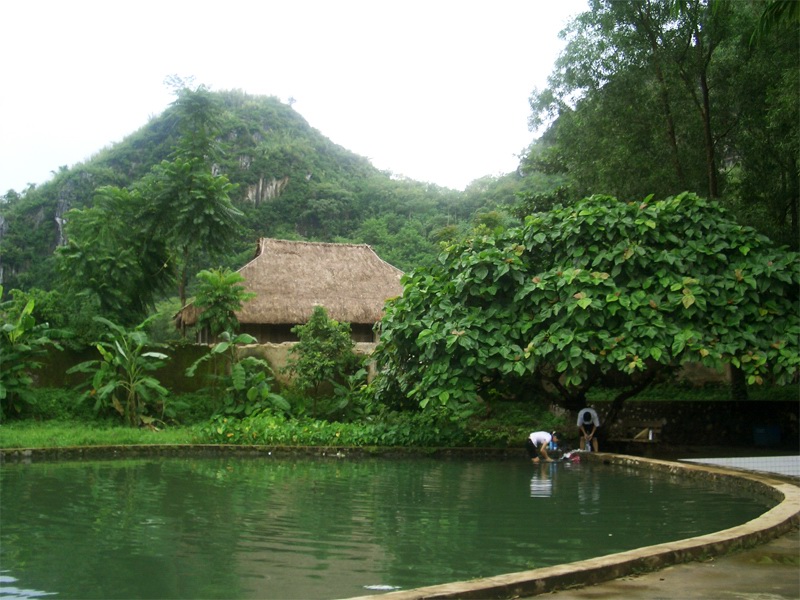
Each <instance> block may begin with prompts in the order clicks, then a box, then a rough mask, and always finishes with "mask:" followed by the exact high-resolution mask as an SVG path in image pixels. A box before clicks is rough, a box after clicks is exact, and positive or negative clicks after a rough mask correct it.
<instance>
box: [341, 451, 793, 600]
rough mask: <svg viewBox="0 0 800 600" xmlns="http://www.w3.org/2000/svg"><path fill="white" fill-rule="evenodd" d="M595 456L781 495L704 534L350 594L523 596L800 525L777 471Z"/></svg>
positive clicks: (364, 599) (417, 598) (743, 543)
mask: <svg viewBox="0 0 800 600" xmlns="http://www.w3.org/2000/svg"><path fill="white" fill-rule="evenodd" d="M587 456H588V457H590V458H589V459H590V460H595V461H600V462H603V463H606V464H615V465H621V466H627V467H635V468H647V469H654V470H658V471H663V472H668V473H671V474H681V475H689V476H695V477H702V478H708V479H737V480H745V481H746V482H747V483H748V485H750V486H752V487H754V488H759V489H760V490H761V491H762V492H766V493H767V494H769V495H772V496H773V497H775V498H776V499H778V503H777V504H776V505H775V506H774V507H772V508H771V509H769V510H768V511H766V512H765V513H764V514H762V515H760V516H759V517H756V518H755V519H752V520H750V521H748V522H746V523H743V524H742V525H737V526H735V527H731V528H728V529H723V530H722V531H717V532H714V533H709V534H706V535H702V536H697V537H693V538H687V539H683V540H677V541H674V542H667V543H663V544H657V545H654V546H646V547H643V548H637V549H635V550H629V551H626V552H619V553H616V554H609V555H606V556H600V557H597V558H591V559H588V560H582V561H578V562H572V563H566V564H562V565H557V566H554V567H544V568H540V569H534V570H530V571H520V572H517V573H508V574H504V575H497V576H494V577H484V578H479V579H472V580H468V581H458V582H452V583H444V584H439V585H433V586H427V587H422V588H415V589H411V590H400V591H395V592H389V593H384V594H379V595H368V596H359V597H357V598H351V599H349V600H377V599H378V598H381V599H384V600H422V599H435V598H441V599H444V598H519V597H528V596H536V595H539V594H546V593H550V592H554V591H558V590H564V589H568V588H575V587H584V586H590V585H594V584H597V583H602V582H605V581H610V580H612V579H618V578H620V577H625V576H628V575H633V574H637V573H642V572H649V571H657V570H659V569H663V568H665V567H668V566H671V565H677V564H681V563H686V562H691V561H695V560H700V559H706V558H710V557H717V556H722V555H725V554H728V553H730V552H733V551H736V550H740V549H744V548H749V547H753V546H757V545H760V544H763V543H766V542H768V541H770V540H772V539H774V538H776V537H779V536H781V535H783V534H785V533H787V532H789V531H791V530H792V529H794V528H795V527H797V526H798V525H800V487H798V486H797V485H796V484H795V483H792V482H789V481H784V480H782V479H781V478H778V477H776V476H772V475H765V474H760V473H751V472H744V471H741V470H738V469H729V468H725V467H715V466H708V465H702V464H686V463H678V462H672V461H664V460H658V459H650V458H641V457H635V456H627V455H621V454H606V453H597V454H588V455H587Z"/></svg>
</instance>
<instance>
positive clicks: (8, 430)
mask: <svg viewBox="0 0 800 600" xmlns="http://www.w3.org/2000/svg"><path fill="white" fill-rule="evenodd" d="M195 438H196V436H195V429H194V428H192V427H174V426H173V427H168V428H166V429H163V430H159V431H153V430H150V429H135V428H131V427H123V426H121V425H111V424H109V425H105V424H102V423H86V422H83V421H13V422H10V423H4V424H2V425H0V448H65V447H70V446H124V445H134V444H192V443H195V442H196V439H195Z"/></svg>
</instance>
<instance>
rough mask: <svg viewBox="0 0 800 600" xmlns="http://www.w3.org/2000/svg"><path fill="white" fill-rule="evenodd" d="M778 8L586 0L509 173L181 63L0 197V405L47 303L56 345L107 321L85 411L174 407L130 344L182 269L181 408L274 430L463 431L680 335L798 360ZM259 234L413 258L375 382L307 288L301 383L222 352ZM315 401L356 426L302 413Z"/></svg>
mask: <svg viewBox="0 0 800 600" xmlns="http://www.w3.org/2000/svg"><path fill="white" fill-rule="evenodd" d="M796 7H797V3H796V2H791V1H787V0H754V1H753V2H732V1H729V0H635V1H621V0H590V4H589V10H587V11H586V12H585V13H583V14H580V15H578V16H577V17H576V18H575V19H574V21H573V22H572V23H571V24H570V25H569V26H568V27H567V29H566V30H565V32H564V36H565V39H566V42H567V45H566V48H565V50H564V52H563V53H562V55H561V57H560V58H559V60H558V62H557V64H556V65H555V69H554V71H553V73H552V75H551V77H550V80H549V82H548V86H547V88H546V89H544V90H536V91H534V93H533V95H532V97H531V108H532V116H531V125H532V127H534V128H539V127H542V128H543V129H542V135H541V137H539V138H538V139H537V140H535V141H534V142H533V143H532V144H531V146H530V148H529V149H528V152H527V153H526V155H525V156H524V157H522V159H521V161H520V166H519V169H518V170H517V172H515V173H509V174H507V175H504V176H502V177H483V178H478V179H476V180H475V181H474V182H473V183H472V184H471V185H470V186H469V187H468V188H467V189H466V190H464V191H463V192H459V191H454V190H448V189H443V188H440V187H437V186H435V185H431V184H428V183H424V182H415V181H410V180H405V179H400V178H395V177H394V176H393V175H392V174H391V173H388V172H381V171H379V170H377V169H375V168H374V167H373V166H372V165H371V164H370V162H369V161H368V160H367V159H365V158H363V157H359V156H356V155H354V154H353V153H351V152H349V151H347V150H346V149H344V148H341V147H339V146H337V145H336V144H335V143H333V142H331V141H330V140H328V139H326V138H325V137H323V136H322V135H321V134H320V133H319V132H318V131H316V130H314V129H312V128H311V127H310V126H309V125H308V123H307V122H306V121H305V120H304V119H303V118H302V116H301V115H299V114H298V113H296V112H295V111H294V110H293V109H292V107H291V106H290V105H287V104H284V103H281V102H280V101H278V100H277V99H276V98H265V97H253V96H249V95H247V94H245V93H242V92H239V91H228V92H216V93H211V92H209V91H208V90H207V89H206V88H204V87H202V86H201V87H199V88H197V89H194V90H190V89H187V88H184V87H181V88H179V89H177V98H176V101H175V103H174V104H173V105H172V106H171V107H170V108H169V109H168V110H166V111H165V112H164V113H163V114H162V115H159V116H157V117H155V118H153V119H152V120H151V121H150V122H149V123H147V124H146V125H145V126H144V127H142V128H141V129H140V130H139V131H137V132H136V133H134V134H133V135H131V136H129V137H128V138H127V139H125V140H123V141H122V142H121V143H118V144H115V145H113V146H111V147H109V148H107V149H105V150H103V151H101V152H100V153H98V154H97V155H96V156H94V157H92V158H91V159H90V160H88V161H87V162H86V163H84V164H80V165H77V166H75V167H73V168H71V169H68V168H66V167H61V168H59V169H58V170H57V172H55V174H54V177H53V179H52V180H51V181H49V182H46V183H44V184H42V185H41V186H39V187H36V186H31V187H29V188H28V189H26V190H23V191H21V192H17V191H14V190H9V191H8V192H7V193H6V194H5V195H3V196H2V197H0V277H2V280H0V284H2V285H5V289H6V291H11V290H14V291H13V292H12V293H13V296H14V298H15V302H14V304H13V309H10V308H8V307H10V306H12V305H11V304H4V305H3V309H2V312H3V313H4V314H3V321H4V322H3V327H4V329H3V333H4V336H5V337H4V341H3V343H4V347H3V354H2V355H1V356H0V360H2V361H3V363H2V366H3V369H2V370H0V382H2V387H0V400H2V402H3V404H2V408H3V410H4V411H6V412H8V408H10V407H12V406H13V408H14V411H13V412H16V409H17V408H21V409H22V412H21V413H20V414H24V415H37V414H39V413H38V412H37V410H38V409H37V407H36V406H34V404H35V402H33V401H31V402H28V403H27V404H25V403H24V398H29V399H30V398H32V397H33V396H31V394H30V393H29V388H30V383H31V382H32V381H33V379H31V375H30V373H31V368H33V367H35V365H36V359H35V354H36V352H38V351H39V350H41V347H43V346H44V345H45V343H46V339H47V335H45V330H44V325H39V324H43V323H46V322H47V323H49V325H50V328H49V329H51V330H52V329H61V330H64V331H66V332H67V333H68V334H69V343H70V344H71V345H72V346H73V347H75V348H81V347H85V346H87V345H88V346H90V347H93V346H94V345H95V344H96V343H97V340H102V341H101V343H100V345H99V349H100V350H101V353H103V352H104V354H102V359H101V360H100V361H98V362H97V363H96V364H94V365H93V366H92V369H94V371H93V372H96V373H98V377H100V380H98V381H97V383H98V385H96V386H95V388H94V389H95V390H98V392H102V393H101V394H99V393H98V392H96V394H97V396H98V398H97V399H98V401H99V404H98V409H99V410H101V412H102V411H103V410H104V409H105V408H109V407H117V410H119V409H120V408H121V412H122V413H123V414H126V415H127V418H128V420H129V422H130V423H132V424H139V423H142V422H143V421H149V420H150V419H151V418H153V417H155V416H158V417H159V418H162V419H164V420H165V421H171V420H173V419H174V420H180V419H179V417H178V415H179V413H180V411H178V410H172V409H177V408H179V403H180V401H179V400H175V399H172V398H169V397H168V396H167V393H166V390H165V388H162V387H161V384H160V382H158V381H157V380H156V379H155V377H154V376H153V373H152V372H151V371H149V370H148V369H147V368H143V370H140V369H139V367H138V366H136V365H137V364H138V363H137V361H139V360H142V361H144V362H145V363H150V361H148V360H144V357H143V355H144V353H146V352H148V350H147V347H148V346H152V344H151V342H152V341H153V339H154V337H157V338H158V339H159V341H166V340H169V339H172V336H173V335H175V333H174V330H173V329H172V324H171V319H172V317H173V315H175V313H176V312H177V311H178V310H179V309H180V308H181V307H182V306H184V305H185V303H186V300H187V298H188V297H189V296H190V295H195V303H196V305H197V306H198V307H200V308H202V309H204V311H205V312H204V313H203V315H202V316H201V317H200V324H201V325H208V326H210V328H211V330H212V334H217V335H219V342H220V343H219V344H217V345H216V346H214V347H213V348H212V349H211V351H210V352H209V354H208V356H207V357H205V358H204V359H202V360H201V361H200V362H202V363H205V366H206V367H207V366H208V365H209V364H213V365H215V368H214V369H212V371H213V375H214V379H213V381H211V382H210V387H209V388H208V389H207V390H206V392H205V394H206V396H207V397H208V398H210V400H209V401H208V402H205V401H203V402H199V403H198V404H197V405H196V407H195V410H194V412H193V413H192V417H191V419H194V418H195V417H197V418H198V419H199V420H203V419H204V418H207V417H209V416H210V415H211V414H212V413H213V414H216V415H217V417H216V420H215V421H214V423H215V426H214V427H210V428H208V429H206V432H205V435H206V436H207V439H214V440H218V441H230V440H237V439H241V440H242V441H245V440H246V438H247V435H245V433H246V434H248V435H250V434H251V433H252V432H253V431H254V430H253V429H252V427H255V426H256V425H257V427H256V429H257V431H256V438H255V439H258V440H262V441H265V440H271V439H273V437H270V436H273V434H274V435H275V436H277V435H278V434H277V433H274V432H273V431H272V425H271V423H277V422H279V421H280V422H282V423H283V424H282V425H281V429H288V430H289V431H294V433H293V434H292V436H295V435H296V436H297V437H298V439H302V440H305V441H308V442H309V443H311V442H312V441H314V440H319V439H323V438H324V439H327V440H328V442H327V443H331V444H333V443H335V441H334V440H333V437H334V433H336V432H338V437H342V436H344V438H346V439H351V440H353V443H359V444H371V443H378V442H377V441H376V440H378V441H380V440H383V441H388V440H391V442H389V443H402V440H406V441H407V442H408V443H430V442H431V441H432V439H433V438H437V436H438V439H440V440H449V443H456V442H458V443H461V442H464V443H466V442H465V440H466V438H465V437H464V435H465V434H464V432H465V430H464V429H463V427H462V426H463V424H464V423H466V422H468V421H469V419H470V417H469V415H470V414H476V413H475V411H476V409H477V408H480V406H479V405H478V404H477V403H478V402H480V401H482V402H483V403H484V408H488V409H492V408H493V407H494V406H496V405H498V403H499V402H502V401H504V400H506V399H514V400H517V401H520V402H522V401H524V402H525V403H524V404H521V405H522V406H525V407H526V409H527V410H529V411H530V410H533V409H534V408H540V407H541V406H543V405H545V404H546V403H547V402H549V401H550V400H551V399H552V398H553V397H557V398H559V401H560V402H561V403H562V404H564V405H566V406H568V407H570V408H575V407H579V405H581V404H582V403H583V402H584V401H585V399H586V398H587V394H588V395H589V397H591V394H592V393H593V392H594V390H597V389H598V387H600V388H602V389H603V390H609V389H610V390H614V392H613V393H614V394H615V398H616V399H617V401H618V402H620V401H622V400H624V399H625V398H627V397H629V396H630V395H632V394H634V393H637V392H638V391H640V390H642V389H643V388H644V387H645V386H647V385H649V384H650V383H652V382H653V381H657V380H658V379H659V378H663V377H665V376H667V375H668V374H669V373H670V372H671V371H672V370H673V369H675V368H677V367H678V366H679V365H681V364H682V363H684V362H700V363H703V364H706V365H709V366H712V367H719V366H720V365H731V366H732V367H734V374H744V376H745V377H746V378H745V379H744V380H742V381H741V383H742V384H743V385H744V384H747V383H749V384H751V385H756V384H759V383H762V382H764V383H770V382H775V383H781V382H786V381H790V380H792V377H796V376H797V375H796V373H797V366H798V348H797V340H798V335H800V332H799V331H798V323H797V312H796V306H797V301H798V291H797V286H798V268H800V267H798V259H797V256H796V255H795V254H792V253H789V252H786V251H784V250H782V249H779V248H778V246H780V245H782V244H785V245H788V246H789V247H790V248H791V249H793V250H796V249H797V247H798V242H799V238H798V235H797V232H798V227H799V226H800V218H799V217H798V212H799V208H798V206H799V198H800V178H799V177H798V173H799V172H800V170H799V169H798V156H800V146H798V140H800V129H799V127H800V110H799V108H798V107H799V106H800V94H797V90H798V86H800V79H798V78H799V77H800V70H798V68H797V66H798V64H800V45H799V44H797V40H798V36H799V35H800V23H798V18H799V16H798V15H800V11H798V9H797V8H796ZM476 175H479V174H476ZM687 190H688V192H687ZM699 196H702V197H704V198H709V199H710V201H706V200H703V199H701V198H700V197H699ZM614 197H617V198H623V199H626V200H627V199H640V198H644V199H645V200H643V201H638V200H637V201H636V202H627V201H625V202H618V201H616V200H615V199H614ZM653 198H667V199H666V200H659V201H655V200H653ZM523 222H524V223H523ZM756 230H757V231H760V232H761V233H763V234H764V235H766V236H768V237H769V238H770V240H772V242H774V243H772V242H770V240H768V239H767V238H765V237H764V236H763V235H758V234H756V233H755V231H756ZM264 236H266V237H277V238H286V239H309V240H316V241H331V242H356V243H368V244H370V245H371V246H372V247H373V249H374V250H375V251H376V252H377V253H378V255H379V256H381V258H383V259H384V260H386V261H388V262H389V263H391V264H393V265H395V266H397V267H399V268H400V269H403V270H404V271H406V273H407V277H406V279H405V283H406V289H405V292H404V294H403V296H402V298H401V299H399V300H398V301H396V302H394V303H393V304H392V305H391V306H390V307H389V310H388V313H387V315H386V318H385V319H384V322H383V331H382V344H381V346H380V348H379V351H378V353H377V354H376V359H377V360H378V366H379V368H380V369H382V372H381V376H380V377H379V378H378V379H377V380H376V381H374V382H370V383H368V382H367V380H366V379H367V378H366V370H365V369H363V368H359V367H361V366H362V365H357V364H355V362H352V360H351V359H352V352H351V346H349V345H348V344H349V340H347V343H345V337H347V336H346V335H345V328H346V324H336V326H335V327H333V326H332V324H331V323H323V325H325V326H324V327H316V324H318V323H316V315H315V319H312V322H311V323H309V324H308V325H307V326H304V327H305V329H301V330H300V331H301V333H303V336H301V344H300V345H299V346H298V349H297V350H296V351H295V354H294V356H293V359H292V361H291V362H290V365H289V371H290V373H291V374H292V376H293V378H294V387H293V389H288V390H283V391H282V390H278V389H277V386H276V385H275V383H274V381H273V379H272V373H271V372H270V371H269V369H268V368H267V366H266V362H265V361H263V360H261V358H259V357H258V356H246V355H244V354H241V355H240V354H239V352H238V351H237V349H236V345H237V344H240V343H246V342H248V341H252V339H251V338H249V336H246V337H241V336H236V331H237V323H235V319H234V318H233V313H234V312H235V310H236V308H237V307H238V306H240V303H241V302H243V301H246V300H247V297H246V295H244V294H242V290H241V288H240V287H238V286H237V284H238V281H237V280H236V275H235V274H234V273H233V270H234V269H236V268H239V267H240V266H242V265H243V264H244V263H245V262H246V261H247V260H249V258H250V256H251V255H252V250H253V248H254V246H255V244H256V241H257V239H258V238H259V237H264ZM194 274H197V275H196V276H193V275H194ZM0 293H1V292H0ZM28 306H30V309H28ZM154 314H157V315H158V319H157V323H158V324H156V319H155V318H153V315H154ZM18 317H19V318H18ZM146 318H147V319H148V320H147V321H146V323H147V326H146V328H140V327H139V325H138V324H140V323H142V321H143V320H145V319H146ZM111 326H113V327H112V329H114V328H117V329H115V331H116V335H117V336H119V339H116V338H114V339H112V338H108V337H107V336H108V335H109V333H110V332H109V331H108V328H109V327H111ZM133 333H135V335H136V336H137V338H139V336H148V335H150V337H149V339H147V340H146V341H144V340H143V338H139V339H137V340H134V339H132V338H131V335H132V334H133ZM333 333H335V334H336V336H333V337H331V336H332V334H333ZM151 334H154V335H151ZM14 336H18V337H16V338H15V339H17V340H23V341H24V343H12V342H11V338H12V337H14ZM112 337H113V336H112ZM29 343H30V347H29V346H28V344H29ZM128 343H132V344H133V346H132V347H129V346H128V345H126V344H128ZM150 358H152V359H156V357H155V356H152V357H150ZM159 360H160V359H159ZM126 361H127V362H126ZM153 364H155V362H154V363H153ZM9 365H12V366H9ZM181 370H182V369H181ZM101 373H102V376H101V375H100V374H101ZM736 379H738V378H736ZM101 380H102V381H101ZM114 381H116V382H117V383H119V386H117V385H116V384H114V385H112V382H114ZM125 382H127V383H125ZM132 382H133V383H132ZM795 382H796V379H795ZM140 384H141V385H140ZM125 386H128V388H131V389H133V388H136V389H137V390H140V391H136V392H135V394H136V395H135V396H134V399H131V396H129V395H125V394H121V393H120V392H119V390H121V389H123V388H125ZM125 389H127V388H125ZM161 390H164V391H163V392H162V391H161ZM284 391H285V392H286V393H285V398H284V396H283V395H280V394H279V393H278V392H281V394H283V393H284ZM148 394H152V397H148ZM312 399H313V400H312ZM312 401H313V403H314V404H313V412H314V414H316V413H317V412H318V409H319V408H320V407H319V406H317V403H318V402H319V403H321V405H322V410H323V411H324V413H325V414H326V415H327V417H328V418H329V419H331V420H333V419H338V420H340V421H345V422H348V423H347V427H348V428H351V429H347V430H346V431H345V430H344V429H336V428H335V427H334V426H331V427H328V425H327V424H325V423H324V422H316V421H308V422H309V423H311V422H313V423H316V424H315V425H314V426H313V427H311V428H310V429H309V425H308V423H307V422H306V420H305V412H306V406H307V405H309V404H310V403H311V402H312ZM42 406H49V402H44V401H43V402H42ZM420 407H423V408H425V409H426V411H425V412H428V413H431V414H428V415H426V416H424V417H423V416H417V415H416V413H417V412H419V411H420ZM76 410H78V411H79V410H80V409H76ZM165 410H166V412H163V411H165ZM171 410H172V412H170V411H171ZM72 411H73V408H72V406H71V405H70V407H68V408H67V407H65V408H64V415H65V416H69V415H71V414H73V412H72ZM403 411H407V412H409V413H411V414H403ZM479 412H480V411H479ZM440 413H442V414H440ZM187 414H188V413H187ZM397 415H400V416H397ZM452 416H455V417H456V418H457V419H458V421H459V425H456V424H453V423H450V422H449V419H450V417H452ZM377 418H381V419H388V421H387V423H391V422H394V421H392V420H393V419H397V421H396V423H395V425H391V424H389V425H387V424H385V423H384V424H383V425H378V423H377V421H373V419H377ZM222 419H228V420H227V421H221V420H222ZM240 419H241V420H240ZM259 419H261V420H262V421H263V422H262V421H258V420H259ZM414 419H420V421H419V422H417V421H414ZM352 421H362V422H364V423H367V424H368V425H369V427H366V428H365V429H364V430H362V431H358V430H357V427H356V426H355V425H353V424H352V423H349V422H352ZM257 422H258V423H257ZM220 423H225V424H226V425H225V427H222V425H221V424H220ZM442 423H447V424H446V425H443V424H442ZM150 424H151V425H152V424H153V423H152V422H150ZM220 427H221V428H222V430H223V431H224V433H214V432H215V431H216V430H217V428H220ZM248 427H250V429H248ZM405 427H409V428H410V429H409V431H410V432H411V433H409V434H408V435H405V434H403V433H402V432H403V431H404V429H403V428H405ZM258 428H261V429H258ZM265 428H266V429H265ZM370 428H372V429H370ZM382 428H388V429H382ZM425 428H432V431H433V433H431V432H427V431H422V430H423V429H425ZM268 431H269V432H271V433H268ZM309 431H310V432H311V433H308V432H309ZM387 431H388V432H389V433H388V434H386V432H387ZM437 432H438V433H437ZM229 433H230V434H232V435H231V436H230V437H229V436H228V434H229ZM306 434H308V435H306ZM280 435H284V434H280ZM386 435H388V437H386ZM315 436H322V437H315ZM284 437H285V436H284ZM290 437H291V436H290ZM275 439H277V438H275ZM265 443H266V442H265ZM443 443H447V442H443Z"/></svg>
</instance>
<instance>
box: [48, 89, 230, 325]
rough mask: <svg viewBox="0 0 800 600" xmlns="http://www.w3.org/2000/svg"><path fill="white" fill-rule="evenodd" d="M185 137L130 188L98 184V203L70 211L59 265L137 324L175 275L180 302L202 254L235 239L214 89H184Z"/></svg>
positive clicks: (105, 305) (72, 280)
mask: <svg viewBox="0 0 800 600" xmlns="http://www.w3.org/2000/svg"><path fill="white" fill-rule="evenodd" d="M175 109H176V110H175V118H176V119H177V127H178V130H179V132H180V137H179V139H178V142H177V144H176V146H175V149H174V151H173V155H172V159H171V160H164V161H162V162H161V163H159V164H157V165H156V166H154V167H153V168H152V169H151V171H150V173H149V174H148V175H146V176H145V177H144V178H142V179H141V180H139V181H137V182H136V183H135V184H134V185H132V186H131V187H130V188H128V189H121V188H118V187H114V186H106V187H103V188H100V189H99V190H98V193H97V195H96V199H95V205H94V206H92V207H90V208H86V209H83V210H79V209H73V210H72V211H70V212H69V213H68V214H67V233H68V240H69V241H68V243H67V245H66V246H64V247H62V248H60V249H59V254H60V257H61V258H62V260H61V263H60V266H61V272H62V273H63V274H64V275H65V279H66V280H67V281H68V282H69V285H70V286H72V287H74V288H76V289H77V290H78V293H81V294H89V295H94V296H95V297H96V298H97V299H98V300H99V306H100V310H101V312H102V314H104V315H106V316H108V317H110V318H112V319H115V320H116V322H118V323H123V324H134V323H137V322H139V321H140V320H141V319H142V318H144V316H145V315H146V314H147V311H148V309H149V308H151V307H152V306H153V305H154V303H155V300H156V299H157V298H158V297H159V295H160V294H163V293H164V292H165V291H166V284H167V283H169V282H174V277H175V274H176V273H177V274H178V291H179V297H180V301H181V305H183V304H185V301H186V283H187V280H188V273H189V271H190V269H193V268H194V267H196V266H197V264H198V263H197V262H196V261H194V262H193V259H195V258H196V255H197V254H198V253H201V252H202V253H204V255H206V256H219V255H220V254H222V253H223V252H224V251H225V250H227V249H228V248H230V246H231V242H232V240H233V239H235V233H236V222H237V221H236V220H237V218H238V217H239V216H240V215H241V212H240V211H239V210H238V209H236V208H235V207H234V206H233V204H232V202H231V199H230V196H229V193H230V192H231V191H232V189H233V186H232V185H231V184H230V183H229V181H228V179H227V178H226V177H225V176H224V175H215V174H214V172H213V169H214V164H213V162H212V159H213V158H214V157H215V156H218V155H219V150H218V149H217V142H216V137H215V136H216V134H217V131H218V130H217V127H216V123H217V120H218V118H219V116H218V110H219V109H218V107H217V104H216V101H215V99H214V96H212V95H211V94H210V92H208V91H207V90H205V89H204V88H202V87H201V88H198V89H197V90H195V91H190V90H181V91H180V92H179V94H178V99H177V100H176V102H175Z"/></svg>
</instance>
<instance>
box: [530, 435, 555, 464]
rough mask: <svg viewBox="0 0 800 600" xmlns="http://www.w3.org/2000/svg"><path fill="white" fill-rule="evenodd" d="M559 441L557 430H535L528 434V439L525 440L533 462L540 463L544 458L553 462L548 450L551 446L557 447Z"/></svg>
mask: <svg viewBox="0 0 800 600" xmlns="http://www.w3.org/2000/svg"><path fill="white" fill-rule="evenodd" d="M558 441H559V439H558V434H557V433H556V432H555V431H554V432H552V433H547V432H546V431H534V432H533V433H532V434H530V435H529V436H528V440H527V441H526V442H525V448H526V449H527V450H528V456H529V457H530V459H531V461H532V462H533V463H538V462H539V461H540V460H541V459H542V458H543V459H544V460H545V462H553V459H552V458H550V455H549V454H548V450H549V449H550V448H555V446H556V444H558ZM551 444H552V446H551Z"/></svg>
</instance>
